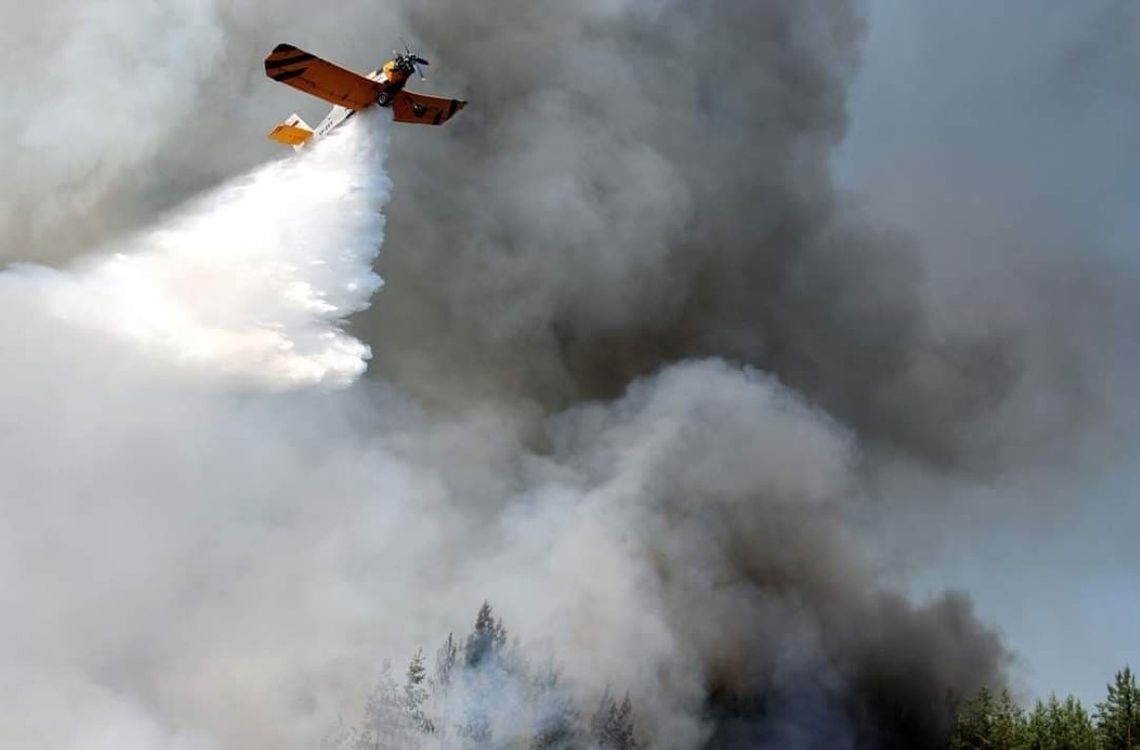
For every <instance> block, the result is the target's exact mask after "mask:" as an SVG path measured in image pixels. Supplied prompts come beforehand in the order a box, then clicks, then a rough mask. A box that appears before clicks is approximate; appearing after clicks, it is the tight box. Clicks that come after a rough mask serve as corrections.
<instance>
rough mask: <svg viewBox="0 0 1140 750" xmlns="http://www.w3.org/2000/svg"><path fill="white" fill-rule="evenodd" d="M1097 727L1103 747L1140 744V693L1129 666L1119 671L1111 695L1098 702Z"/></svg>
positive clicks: (1115, 749)
mask: <svg viewBox="0 0 1140 750" xmlns="http://www.w3.org/2000/svg"><path fill="white" fill-rule="evenodd" d="M1096 730H1097V736H1098V737H1099V739H1100V744H1101V748H1103V750H1133V748H1137V747H1140V692H1138V691H1137V687H1136V677H1135V675H1133V674H1132V670H1131V669H1129V668H1128V667H1125V668H1124V669H1123V670H1122V671H1120V672H1117V673H1116V677H1115V678H1114V679H1113V681H1112V682H1110V683H1109V684H1108V697H1107V698H1106V699H1105V700H1104V702H1103V703H1098V704H1096Z"/></svg>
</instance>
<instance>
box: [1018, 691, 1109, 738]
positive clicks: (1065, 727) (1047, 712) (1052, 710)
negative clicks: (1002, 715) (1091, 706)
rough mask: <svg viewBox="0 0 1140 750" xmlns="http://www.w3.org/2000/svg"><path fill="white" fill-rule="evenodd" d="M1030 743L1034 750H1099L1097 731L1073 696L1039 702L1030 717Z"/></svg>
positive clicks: (1055, 697) (1086, 712)
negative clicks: (1062, 700) (1062, 699)
mask: <svg viewBox="0 0 1140 750" xmlns="http://www.w3.org/2000/svg"><path fill="white" fill-rule="evenodd" d="M1026 742H1027V747H1028V748H1030V750H1097V738H1096V729H1095V728H1094V727H1093V723H1092V719H1091V718H1090V717H1089V714H1088V711H1086V710H1085V707H1084V706H1082V705H1081V702H1080V701H1079V700H1077V699H1076V698H1074V697H1072V696H1071V695H1070V696H1069V697H1068V698H1066V699H1065V701H1064V702H1063V703H1062V702H1061V701H1060V700H1058V699H1057V696H1056V695H1053V696H1050V698H1049V700H1048V701H1047V702H1042V701H1037V705H1036V706H1035V707H1034V708H1033V711H1032V712H1031V713H1030V714H1029V718H1028V724H1027V727H1026Z"/></svg>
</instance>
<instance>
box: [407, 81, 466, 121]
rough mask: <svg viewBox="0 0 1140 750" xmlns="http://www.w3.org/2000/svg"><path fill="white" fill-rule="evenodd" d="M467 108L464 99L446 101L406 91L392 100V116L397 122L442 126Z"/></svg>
mask: <svg viewBox="0 0 1140 750" xmlns="http://www.w3.org/2000/svg"><path fill="white" fill-rule="evenodd" d="M466 106H467V102H465V101H463V100H462V99H444V98H443V97H441V96H427V95H425V94H417V93H415V92H413V91H408V90H407V89H405V90H403V91H401V92H400V93H398V94H396V97H395V98H394V99H393V100H392V115H393V117H394V118H395V120H396V122H418V123H421V124H423V125H442V124H443V123H445V122H447V121H448V120H450V119H451V116H452V115H454V114H455V113H456V112H458V111H459V110H461V109H463V108H464V107H466Z"/></svg>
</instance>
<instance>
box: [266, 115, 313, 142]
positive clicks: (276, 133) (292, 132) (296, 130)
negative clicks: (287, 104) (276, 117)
mask: <svg viewBox="0 0 1140 750" xmlns="http://www.w3.org/2000/svg"><path fill="white" fill-rule="evenodd" d="M269 137H270V138H272V139H273V140H275V141H277V142H278V143H282V144H284V145H286V146H292V147H294V148H299V147H300V146H302V145H304V143H305V141H307V140H309V139H310V138H312V137H313V129H312V128H310V127H309V125H308V123H306V122H305V121H304V120H302V119H301V117H300V116H299V115H293V116H291V117H290V118H289V119H288V120H286V121H285V122H283V123H281V124H280V125H278V126H277V127H275V128H273V132H271V133H270V134H269Z"/></svg>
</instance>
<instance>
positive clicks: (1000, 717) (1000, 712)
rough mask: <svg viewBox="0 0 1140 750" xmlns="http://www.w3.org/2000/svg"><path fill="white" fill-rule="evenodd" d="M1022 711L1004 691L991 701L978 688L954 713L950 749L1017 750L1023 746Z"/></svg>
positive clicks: (988, 692)
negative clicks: (956, 723)
mask: <svg viewBox="0 0 1140 750" xmlns="http://www.w3.org/2000/svg"><path fill="white" fill-rule="evenodd" d="M1026 732H1027V726H1026V719H1025V712H1024V711H1022V710H1021V708H1020V707H1019V706H1018V705H1017V704H1016V703H1015V702H1014V700H1013V698H1012V697H1010V695H1009V692H1008V691H1004V690H1003V691H1002V693H1001V695H1000V696H998V697H997V698H994V695H993V693H991V692H990V691H989V690H988V689H986V688H982V689H981V690H980V691H979V692H978V694H977V696H975V697H974V698H973V699H972V700H969V701H967V702H966V703H965V704H964V705H963V706H962V709H961V710H960V711H959V713H958V726H957V727H956V728H955V730H954V734H953V735H952V736H951V739H950V748H951V750H982V748H985V749H986V750H1020V749H1021V748H1023V747H1025V743H1026V741H1027V740H1026Z"/></svg>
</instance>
